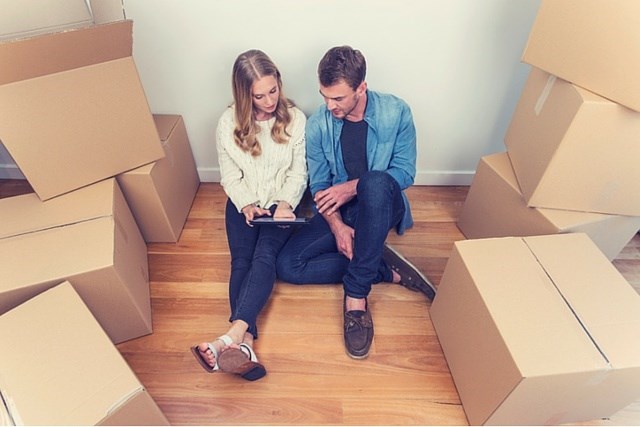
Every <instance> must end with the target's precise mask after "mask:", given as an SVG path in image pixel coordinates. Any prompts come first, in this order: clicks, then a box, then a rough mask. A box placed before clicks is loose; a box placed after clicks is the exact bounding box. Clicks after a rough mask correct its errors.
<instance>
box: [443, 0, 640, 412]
mask: <svg viewBox="0 0 640 427" xmlns="http://www.w3.org/2000/svg"><path fill="white" fill-rule="evenodd" d="M637 16H640V3H638V2H637V1H634V0H616V1H611V2H602V1H600V0H582V1H580V2H577V3H576V2H574V1H571V0H543V1H542V3H541V7H540V10H539V11H538V15H537V17H536V21H535V23H534V26H533V28H532V31H531V34H530V36H529V41H528V44H527V46H526V49H525V52H524V55H523V60H524V62H526V63H528V64H530V65H531V66H532V68H531V72H530V75H529V77H528V80H527V82H526V84H525V87H524V90H523V92H522V95H521V98H520V100H519V103H518V105H517V107H516V110H515V112H514V115H513V118H512V121H511V123H510V126H509V129H508V131H507V133H506V136H505V145H506V148H507V151H506V152H503V153H497V154H493V155H490V156H485V157H483V158H482V159H481V160H480V162H479V165H478V169H477V171H476V176H475V177H474V180H473V182H472V185H471V188H470V189H469V194H468V197H467V199H466V201H465V205H464V207H463V209H462V212H461V215H460V218H459V222H458V226H459V228H460V230H461V231H462V232H463V233H464V235H465V236H466V237H467V238H468V239H470V240H466V241H460V242H457V243H456V244H455V246H454V250H453V253H452V255H451V257H450V259H449V261H448V263H447V266H446V269H445V272H444V275H443V277H442V281H441V283H440V287H439V289H438V294H437V296H436V299H435V301H434V303H433V306H432V310H431V317H432V320H433V322H434V326H435V328H436V331H437V333H438V336H439V339H440V342H441V344H442V348H443V351H444V353H445V356H446V358H447V361H448V363H449V367H450V369H451V372H452V375H453V378H454V381H455V383H456V386H457V388H458V391H459V394H460V397H461V400H462V403H463V406H464V409H465V412H466V414H467V417H468V419H469V421H470V422H471V423H472V424H513V425H515V424H538V425H542V424H559V423H568V422H577V421H584V420H591V419H596V418H602V417H608V416H610V415H612V414H613V413H615V412H616V411H618V410H620V409H622V408H623V407H625V406H626V405H628V404H630V403H632V402H633V401H634V400H635V399H637V398H638V397H640V296H639V295H638V293H637V292H636V291H635V290H634V289H633V288H632V287H631V286H630V285H629V283H628V282H626V280H625V279H624V278H623V277H622V276H621V275H620V273H619V272H618V271H617V270H616V269H615V268H614V266H613V265H612V264H611V262H610V261H611V260H612V259H613V258H615V257H616V255H617V254H618V253H619V252H620V250H621V249H622V248H623V247H624V246H625V245H626V244H627V243H628V242H629V241H630V240H631V238H632V237H633V236H634V235H635V233H636V232H637V231H638V229H639V228H640V198H638V194H640V167H638V156H637V153H638V152H639V151H638V150H639V146H638V143H639V142H640V85H639V84H638V80H637V76H638V75H640V33H639V32H638V27H637V22H636V17H637Z"/></svg>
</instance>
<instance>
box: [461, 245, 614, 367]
mask: <svg viewBox="0 0 640 427" xmlns="http://www.w3.org/2000/svg"><path fill="white" fill-rule="evenodd" d="M562 236H566V235H564V234H559V235H552V236H544V237H547V238H560V239H561V238H562ZM560 241H562V240H560ZM456 246H457V247H458V248H459V250H460V251H461V253H462V254H463V257H464V260H465V264H466V265H467V268H468V270H469V271H471V272H472V274H473V277H474V280H475V281H476V283H479V284H482V285H481V287H480V288H479V291H480V293H481V296H482V299H483V300H484V301H485V304H486V306H487V309H488V310H489V311H490V313H491V316H492V317H493V319H494V322H495V324H496V327H497V328H498V329H499V330H500V334H501V335H502V337H503V339H504V341H505V343H506V344H507V347H508V348H509V351H510V352H511V355H512V357H513V358H514V360H515V361H516V363H517V365H518V368H519V369H520V372H521V374H522V376H523V377H533V376H538V375H553V374H562V373H570V372H582V371H590V370H593V371H598V370H602V369H606V368H607V363H606V361H605V360H604V359H603V358H602V356H601V354H600V352H599V351H598V349H597V348H596V347H595V346H594V345H593V343H592V341H591V339H590V338H589V336H588V335H587V334H585V333H584V330H583V328H582V326H581V324H580V323H579V322H578V321H577V319H576V317H575V316H574V315H573V313H572V312H571V311H570V310H568V309H567V305H566V303H565V302H564V301H563V300H562V298H559V297H558V296H559V295H558V290H557V289H556V287H555V286H554V284H553V282H552V281H551V280H550V279H549V276H548V275H547V273H546V271H545V270H544V268H543V267H542V266H541V265H540V263H539V262H538V261H537V259H536V258H535V256H534V254H533V253H532V251H531V249H530V248H529V247H528V246H527V245H526V243H525V240H524V239H523V238H519V237H505V238H497V239H482V240H475V241H474V240H465V241H460V242H456ZM556 255H557V254H556ZM531 301H535V304H532V303H531ZM540 310H544V312H543V313H542V312H541V311H540ZM537 344H539V345H537Z"/></svg>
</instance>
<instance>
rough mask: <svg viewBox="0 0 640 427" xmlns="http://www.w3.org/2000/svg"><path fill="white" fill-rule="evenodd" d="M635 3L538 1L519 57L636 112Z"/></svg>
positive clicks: (639, 5)
mask: <svg viewBox="0 0 640 427" xmlns="http://www.w3.org/2000/svg"><path fill="white" fill-rule="evenodd" d="M638 16H640V2H638V1H637V0H607V1H602V0H580V1H578V2H576V1H575V0H542V3H541V5H540V9H539V10H538V14H537V16H536V19H535V21H534V24H533V27H532V29H531V32H530V34H529V40H528V42H527V45H526V48H525V50H524V53H523V56H522V60H523V61H524V62H526V63H528V64H531V65H534V66H536V67H538V68H541V69H543V70H545V71H547V72H548V73H550V74H553V75H556V76H558V77H561V78H563V79H564V80H568V81H570V82H572V83H575V84H576V85H578V86H581V87H583V88H585V89H588V90H590V91H592V92H595V93H597V94H598V95H601V96H603V97H605V98H608V99H610V100H612V101H614V102H616V103H619V104H622V105H625V106H627V107H628V108H631V109H633V110H635V111H640V81H639V80H638V76H639V75H640V32H638Z"/></svg>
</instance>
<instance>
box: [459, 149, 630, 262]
mask: <svg viewBox="0 0 640 427" xmlns="http://www.w3.org/2000/svg"><path fill="white" fill-rule="evenodd" d="M457 224H458V228H459V229H460V231H462V233H463V234H464V235H465V237H466V238H467V239H482V238H487V237H507V236H538V235H544V234H556V233H576V232H583V233H586V234H587V235H588V236H589V237H590V238H591V240H593V242H594V243H595V244H596V245H597V246H598V248H600V250H601V251H602V252H603V253H604V254H605V255H606V257H607V258H608V259H610V260H613V259H614V258H615V257H616V256H617V255H618V254H619V253H620V251H621V250H622V249H623V248H624V247H625V246H626V245H627V243H629V241H630V240H631V239H632V238H633V236H634V235H635V234H636V232H637V231H638V230H640V217H638V216H624V215H607V214H599V213H592V212H579V211H568V210H562V209H546V208H533V207H528V206H527V203H526V201H525V200H524V197H523V196H522V193H521V192H520V188H519V187H518V181H517V180H516V176H515V174H514V173H513V168H512V166H511V162H510V161H509V155H508V154H507V153H496V154H491V155H488V156H484V157H482V158H481V159H480V161H479V162H478V167H477V169H476V174H475V176H474V178H473V182H472V183H471V187H470V188H469V192H468V194H467V198H466V199H465V202H464V206H463V208H462V210H461V212H460V216H459V218H458V223H457Z"/></svg>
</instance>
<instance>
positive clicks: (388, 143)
mask: <svg viewBox="0 0 640 427" xmlns="http://www.w3.org/2000/svg"><path fill="white" fill-rule="evenodd" d="M364 120H365V121H366V122H367V124H368V125H369V131H368V133H367V162H368V165H369V170H375V171H385V172H387V173H388V174H389V175H391V176H392V177H394V178H395V180H396V181H398V184H399V185H400V188H401V189H402V190H403V191H402V197H403V199H404V204H405V214H404V218H403V219H402V221H400V224H398V226H397V228H396V231H397V233H398V234H403V233H404V231H405V230H406V229H408V228H410V227H411V226H413V217H412V216H411V208H410V206H409V200H408V199H407V196H406V194H405V192H404V190H405V189H406V188H408V187H409V186H410V185H412V184H413V181H414V179H415V175H416V129H415V125H414V123H413V116H412V114H411V109H410V108H409V105H407V103H406V102H404V101H403V100H402V99H400V98H398V97H396V96H394V95H390V94H384V93H379V92H374V91H371V90H367V107H366V110H365V114H364ZM341 132H342V120H340V119H336V118H335V117H333V115H332V114H331V111H329V110H328V109H327V107H326V105H324V104H323V105H321V106H320V107H319V108H318V109H317V110H316V112H315V113H313V114H312V115H311V117H309V119H308V120H307V126H306V135H305V138H306V149H307V165H308V168H309V186H310V190H311V194H312V195H314V196H315V194H316V192H318V191H320V190H324V189H326V188H329V187H331V186H332V185H335V184H339V183H343V182H346V181H347V171H346V169H345V167H344V161H343V159H342V150H341V148H340V134H341Z"/></svg>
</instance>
